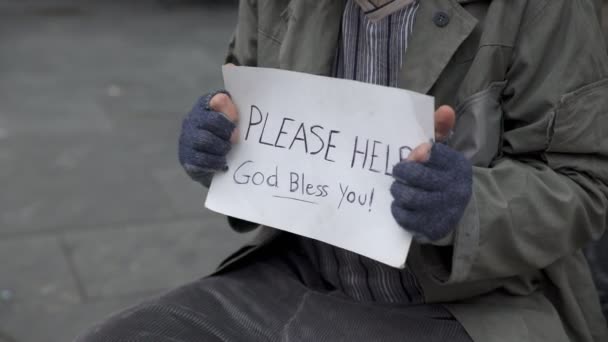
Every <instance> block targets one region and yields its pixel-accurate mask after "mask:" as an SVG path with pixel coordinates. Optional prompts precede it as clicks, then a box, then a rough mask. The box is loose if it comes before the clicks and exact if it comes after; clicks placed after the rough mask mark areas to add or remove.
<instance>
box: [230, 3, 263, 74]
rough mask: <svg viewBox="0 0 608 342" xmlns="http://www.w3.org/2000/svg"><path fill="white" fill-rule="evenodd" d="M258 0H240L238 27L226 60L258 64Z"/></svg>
mask: <svg viewBox="0 0 608 342" xmlns="http://www.w3.org/2000/svg"><path fill="white" fill-rule="evenodd" d="M257 6H258V4H257V1H256V0H240V1H239V10H238V18H237V24H236V29H235V31H234V34H233V35H232V39H231V40H230V44H229V46H228V53H227V55H226V59H225V62H226V63H232V64H235V65H242V66H257V45H258V42H257V34H258V15H257Z"/></svg>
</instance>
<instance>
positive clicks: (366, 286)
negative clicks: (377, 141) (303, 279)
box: [300, 0, 424, 304]
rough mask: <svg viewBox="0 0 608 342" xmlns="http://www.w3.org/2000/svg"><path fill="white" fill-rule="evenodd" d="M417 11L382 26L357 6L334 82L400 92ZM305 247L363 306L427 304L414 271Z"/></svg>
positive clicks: (347, 13) (351, 8)
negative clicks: (353, 82)
mask: <svg viewBox="0 0 608 342" xmlns="http://www.w3.org/2000/svg"><path fill="white" fill-rule="evenodd" d="M417 9H418V1H414V2H412V3H411V4H409V5H407V6H406V7H403V8H401V9H400V10H398V11H396V12H393V13H392V14H390V15H389V16H386V17H384V18H382V19H380V20H372V19H370V18H369V17H368V16H367V15H366V14H365V13H364V11H363V10H362V9H361V7H360V6H358V5H357V4H356V3H355V1H354V0H349V1H348V3H347V5H346V8H345V10H344V15H343V18H342V34H341V40H340V43H339V47H338V53H337V56H336V64H335V67H334V76H335V77H338V78H344V79H350V80H357V81H361V82H367V83H373V84H379V85H384V86H391V87H395V86H397V79H398V76H399V71H400V69H401V65H402V64H403V58H404V54H405V51H406V49H407V42H408V38H409V36H410V35H411V34H412V30H413V23H414V19H415V15H416V10H417ZM300 241H301V245H302V248H303V250H304V252H305V254H306V255H307V256H308V258H309V259H310V260H311V262H312V263H313V265H315V267H316V268H317V270H318V271H319V273H320V274H321V276H322V277H323V279H324V280H325V281H327V282H328V283H330V284H331V285H332V286H333V287H335V288H336V289H338V290H341V291H342V292H344V294H346V295H347V296H349V297H351V298H353V299H356V300H359V301H374V302H386V303H412V304H416V303H422V302H423V301H424V299H423V296H422V291H421V289H420V286H419V285H418V283H417V281H416V278H415V276H414V275H413V273H412V272H411V271H410V270H409V269H407V268H406V269H404V270H400V269H396V268H392V267H389V266H387V265H384V264H381V263H379V262H377V261H374V260H372V259H369V258H366V257H364V256H361V255H358V254H356V253H352V252H350V251H347V250H344V249H341V248H338V247H334V246H331V245H329V244H326V243H323V242H320V241H316V240H312V239H307V238H301V239H300Z"/></svg>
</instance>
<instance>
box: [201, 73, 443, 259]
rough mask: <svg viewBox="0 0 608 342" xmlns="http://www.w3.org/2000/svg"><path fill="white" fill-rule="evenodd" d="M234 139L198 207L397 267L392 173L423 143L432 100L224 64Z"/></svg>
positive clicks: (402, 235)
mask: <svg viewBox="0 0 608 342" xmlns="http://www.w3.org/2000/svg"><path fill="white" fill-rule="evenodd" d="M223 71H224V82H225V86H226V89H227V90H228V91H229V92H230V93H231V95H232V99H233V101H234V102H235V104H236V105H237V108H238V111H239V116H240V122H239V124H238V128H239V130H240V141H239V143H238V144H236V145H234V147H233V149H232V151H231V152H230V153H229V155H228V166H229V170H228V171H227V172H225V173H218V174H217V175H216V176H215V177H214V179H213V183H212V185H211V188H210V190H209V194H208V197H207V201H206V203H205V205H206V207H207V208H209V209H211V210H213V211H216V212H219V213H222V214H225V215H230V216H234V217H238V218H241V219H244V220H248V221H251V222H257V223H260V224H263V225H267V226H270V227H275V228H278V229H281V230H285V231H289V232H292V233H295V234H299V235H303V236H307V237H310V238H314V239H317V240H321V241H324V242H326V243H329V244H332V245H334V246H338V247H342V248H344V249H347V250H350V251H353V252H355V253H358V254H361V255H364V256H367V257H369V258H372V259H375V260H377V261H380V262H382V263H385V264H388V265H391V266H393V267H404V265H405V260H406V258H407V253H408V250H409V246H410V243H411V236H410V234H409V233H407V232H406V231H405V230H404V229H403V228H401V227H399V226H398V224H397V223H396V222H395V220H394V218H393V217H392V215H391V210H390V205H391V202H392V197H391V194H390V186H391V184H392V182H393V178H392V176H391V172H392V168H393V166H394V165H395V164H397V163H398V162H399V161H400V159H401V158H402V157H406V156H407V155H408V154H409V151H411V149H412V148H415V147H416V146H418V145H419V144H421V143H423V142H427V141H429V140H430V139H431V138H432V137H433V132H434V123H433V110H434V99H433V98H432V97H429V96H426V95H421V94H417V93H414V92H408V91H405V90H401V89H396V88H388V87H381V86H374V85H370V84H365V83H361V82H354V81H347V80H340V79H333V78H328V77H320V76H314V75H309V74H302V73H296V72H289V71H282V70H275V69H262V68H249V67H235V66H226V67H224V70H223Z"/></svg>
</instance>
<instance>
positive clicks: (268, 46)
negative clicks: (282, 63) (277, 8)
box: [257, 3, 293, 68]
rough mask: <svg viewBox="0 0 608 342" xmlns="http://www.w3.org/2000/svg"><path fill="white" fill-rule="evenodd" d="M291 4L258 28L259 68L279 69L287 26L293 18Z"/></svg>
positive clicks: (266, 19) (265, 19) (265, 20)
mask: <svg viewBox="0 0 608 342" xmlns="http://www.w3.org/2000/svg"><path fill="white" fill-rule="evenodd" d="M292 12H293V10H292V5H291V3H290V4H289V5H288V6H287V7H286V8H285V9H284V10H283V11H282V12H281V13H280V15H278V14H277V15H275V17H272V16H271V18H264V22H263V23H260V26H259V28H258V56H257V57H258V66H260V67H266V68H279V55H280V51H281V45H282V44H283V39H284V37H285V32H286V31H287V25H288V24H289V21H290V20H291V18H292Z"/></svg>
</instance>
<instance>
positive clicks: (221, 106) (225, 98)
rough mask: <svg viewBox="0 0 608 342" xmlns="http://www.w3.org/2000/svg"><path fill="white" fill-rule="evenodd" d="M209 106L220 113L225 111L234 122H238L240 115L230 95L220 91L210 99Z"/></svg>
mask: <svg viewBox="0 0 608 342" xmlns="http://www.w3.org/2000/svg"><path fill="white" fill-rule="evenodd" d="M209 108H211V110H214V111H216V112H219V113H223V114H224V115H226V117H227V118H228V119H229V120H230V121H232V122H233V123H237V122H238V119H239V116H238V113H237V110H236V105H235V104H234V102H232V99H231V98H230V95H228V94H226V93H218V94H216V95H215V96H213V97H212V98H211V100H210V101H209Z"/></svg>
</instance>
